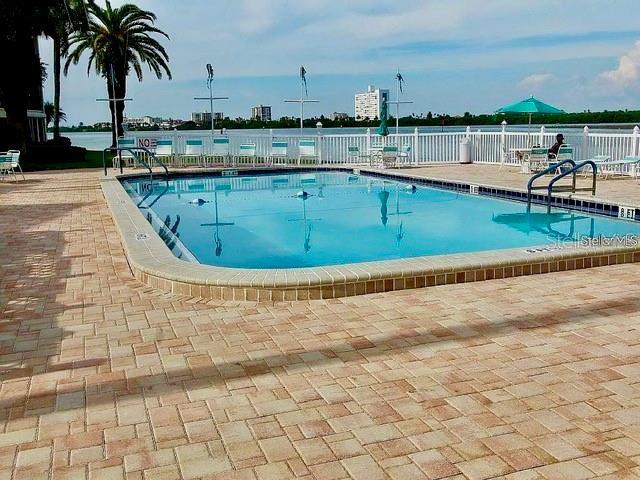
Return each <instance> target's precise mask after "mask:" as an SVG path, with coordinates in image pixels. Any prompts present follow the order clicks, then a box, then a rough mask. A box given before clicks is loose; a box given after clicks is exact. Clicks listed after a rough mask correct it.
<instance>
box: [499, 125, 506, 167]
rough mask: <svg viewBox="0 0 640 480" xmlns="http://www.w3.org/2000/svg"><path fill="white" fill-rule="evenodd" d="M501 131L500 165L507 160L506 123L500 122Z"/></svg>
mask: <svg viewBox="0 0 640 480" xmlns="http://www.w3.org/2000/svg"><path fill="white" fill-rule="evenodd" d="M500 125H502V131H501V132H500V165H504V162H505V160H506V159H507V121H506V120H502V123H501V124H500Z"/></svg>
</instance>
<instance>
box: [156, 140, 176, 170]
mask: <svg viewBox="0 0 640 480" xmlns="http://www.w3.org/2000/svg"><path fill="white" fill-rule="evenodd" d="M173 153H174V152H173V140H171V139H170V138H163V139H160V140H158V141H157V142H156V152H155V156H156V158H157V159H158V160H160V161H162V162H163V161H164V160H167V159H168V160H169V163H172V164H173V158H174V154H173Z"/></svg>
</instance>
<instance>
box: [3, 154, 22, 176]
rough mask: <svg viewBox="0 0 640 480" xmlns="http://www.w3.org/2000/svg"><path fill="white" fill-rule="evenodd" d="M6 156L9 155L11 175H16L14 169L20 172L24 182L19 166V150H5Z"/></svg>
mask: <svg viewBox="0 0 640 480" xmlns="http://www.w3.org/2000/svg"><path fill="white" fill-rule="evenodd" d="M7 155H11V170H13V174H14V175H16V169H17V170H20V175H22V179H23V180H25V178H24V172H23V171H22V167H21V166H20V150H7Z"/></svg>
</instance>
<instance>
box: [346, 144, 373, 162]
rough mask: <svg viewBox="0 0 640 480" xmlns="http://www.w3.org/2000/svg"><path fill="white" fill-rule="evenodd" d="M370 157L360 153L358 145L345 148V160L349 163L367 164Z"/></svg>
mask: <svg viewBox="0 0 640 480" xmlns="http://www.w3.org/2000/svg"><path fill="white" fill-rule="evenodd" d="M369 158H370V155H369V154H368V153H365V152H362V151H361V150H360V147H359V146H358V145H348V146H347V160H348V161H349V163H369Z"/></svg>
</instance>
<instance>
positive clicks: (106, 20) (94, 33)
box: [64, 1, 171, 146]
mask: <svg viewBox="0 0 640 480" xmlns="http://www.w3.org/2000/svg"><path fill="white" fill-rule="evenodd" d="M87 12H88V15H89V21H88V28H87V30H86V31H78V32H75V33H73V34H72V35H71V37H70V38H69V48H68V50H67V52H66V53H67V54H68V57H67V60H66V62H65V66H64V72H65V74H66V73H67V71H68V70H69V66H70V65H71V64H74V65H77V64H78V62H79V61H80V58H81V57H82V54H83V53H84V52H85V51H88V52H89V63H88V65H87V75H88V74H89V73H90V72H91V67H92V66H93V67H94V69H95V71H96V73H97V74H98V75H100V76H102V77H104V78H105V79H106V80H107V93H108V97H109V98H111V99H116V100H115V102H109V109H110V110H111V119H112V122H111V125H112V128H111V137H112V138H111V142H112V146H115V145H116V141H117V138H118V136H119V134H121V133H122V120H123V111H124V100H123V99H124V98H125V95H126V93H127V76H128V75H129V72H130V70H131V69H132V68H133V70H134V72H135V73H136V76H137V77H138V81H142V64H143V63H146V64H147V66H148V67H149V69H150V70H151V71H152V72H153V73H154V74H155V76H156V77H157V78H162V74H163V72H165V73H166V75H167V77H168V78H169V79H170V78H171V71H170V70H169V66H168V65H167V62H168V61H169V56H168V55H167V52H166V51H165V49H164V47H163V46H162V45H161V44H160V43H159V42H158V41H157V40H156V39H155V38H153V37H152V36H151V34H154V33H156V34H159V35H162V36H164V37H166V38H167V39H168V38H169V36H168V35H167V34H166V33H164V32H163V31H162V30H160V29H158V28H156V27H154V26H153V24H154V23H155V20H156V16H155V15H154V14H153V13H152V12H149V11H146V10H142V9H140V8H138V7H137V6H136V5H132V4H125V5H122V6H121V7H118V8H112V7H111V4H110V3H109V1H107V2H106V6H105V8H101V7H100V6H98V5H96V4H95V3H90V4H89V5H88V6H87ZM114 103H115V111H114Z"/></svg>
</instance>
